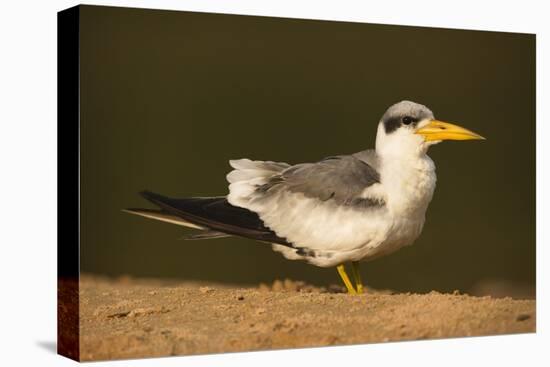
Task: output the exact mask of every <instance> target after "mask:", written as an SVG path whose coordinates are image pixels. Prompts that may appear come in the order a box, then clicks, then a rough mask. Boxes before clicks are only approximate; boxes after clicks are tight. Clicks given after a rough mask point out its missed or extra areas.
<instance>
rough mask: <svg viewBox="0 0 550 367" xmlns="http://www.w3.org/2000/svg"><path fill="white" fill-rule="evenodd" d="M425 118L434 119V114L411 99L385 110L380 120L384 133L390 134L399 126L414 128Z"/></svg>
mask: <svg viewBox="0 0 550 367" xmlns="http://www.w3.org/2000/svg"><path fill="white" fill-rule="evenodd" d="M425 119H434V114H433V113H432V111H431V110H430V109H429V108H428V107H426V106H424V105H421V104H419V103H415V102H411V101H401V102H399V103H396V104H394V105H393V106H391V107H390V108H388V109H387V110H386V113H384V115H383V116H382V119H381V122H382V123H383V124H384V130H385V131H386V134H390V133H392V132H394V131H395V130H397V129H398V128H400V127H401V126H411V127H413V128H414V127H416V125H417V124H418V123H419V122H420V121H422V120H425Z"/></svg>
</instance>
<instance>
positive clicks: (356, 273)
mask: <svg viewBox="0 0 550 367" xmlns="http://www.w3.org/2000/svg"><path fill="white" fill-rule="evenodd" d="M351 265H352V267H351V269H352V274H353V279H354V280H355V288H357V293H358V294H363V281H362V280H361V272H360V271H359V261H352V262H351Z"/></svg>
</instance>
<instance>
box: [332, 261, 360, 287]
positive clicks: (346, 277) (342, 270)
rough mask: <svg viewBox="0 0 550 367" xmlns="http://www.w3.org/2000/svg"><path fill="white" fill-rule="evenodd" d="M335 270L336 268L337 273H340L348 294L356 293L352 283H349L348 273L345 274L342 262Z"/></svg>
mask: <svg viewBox="0 0 550 367" xmlns="http://www.w3.org/2000/svg"><path fill="white" fill-rule="evenodd" d="M336 270H338V274H340V278H342V281H343V282H344V284H345V286H346V288H347V290H348V293H349V294H357V292H356V291H355V289H354V288H353V285H351V281H350V280H349V277H348V274H346V269H345V268H344V264H340V265H338V266H337V267H336Z"/></svg>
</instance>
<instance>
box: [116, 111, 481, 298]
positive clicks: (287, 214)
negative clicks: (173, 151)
mask: <svg viewBox="0 0 550 367" xmlns="http://www.w3.org/2000/svg"><path fill="white" fill-rule="evenodd" d="M476 139H484V138H483V137H482V136H480V135H478V134H476V133H474V132H472V131H470V130H467V129H465V128H463V127H460V126H458V125H455V124H451V123H448V122H443V121H440V120H437V119H435V117H434V114H433V113H432V111H431V110H430V109H428V108H427V107H426V106H424V105H421V104H418V103H414V102H410V101H401V102H399V103H396V104H394V105H392V106H391V107H389V108H388V110H387V111H386V112H385V113H384V114H383V116H382V118H381V119H380V121H379V123H378V130H377V134H376V143H375V149H369V150H364V151H361V152H358V153H355V154H350V155H335V156H329V157H327V158H324V159H322V160H320V161H318V162H315V163H301V164H296V165H290V164H287V163H282V162H273V161H258V160H250V159H238V160H231V161H229V164H230V165H231V167H232V168H233V170H232V171H231V172H229V174H227V177H226V178H227V181H228V182H229V193H228V194H227V195H226V196H217V197H191V198H183V199H174V198H169V197H166V196H163V195H159V194H156V193H153V192H150V191H143V192H141V195H142V196H143V197H144V198H146V199H147V200H149V201H150V202H152V203H153V204H155V205H156V206H157V207H158V209H141V208H140V209H125V211H127V212H130V213H133V214H137V215H141V216H143V217H147V218H152V219H156V220H160V221H165V222H170V223H173V224H177V225H182V226H185V227H191V228H195V229H199V230H201V232H199V233H198V234H196V235H191V236H189V237H188V238H189V239H209V238H219V237H227V236H239V237H245V238H249V239H254V240H258V241H261V242H265V243H268V244H271V246H272V248H273V250H274V251H277V252H280V253H281V254H282V255H283V256H284V257H285V258H287V259H290V260H305V261H307V262H308V263H310V264H312V265H316V266H319V267H336V269H337V271H338V273H339V275H340V277H341V278H342V281H343V282H344V285H345V286H346V289H347V291H348V293H350V294H361V293H363V283H362V281H361V277H360V274H359V263H360V262H363V261H370V260H373V259H376V258H379V257H381V256H385V255H387V254H390V253H392V252H394V251H396V250H398V249H400V248H402V247H403V246H408V245H411V244H412V243H413V242H414V241H415V240H416V239H417V238H418V236H419V235H420V233H421V232H422V228H423V226H424V222H425V217H426V210H427V208H428V205H429V203H430V201H431V200H432V196H433V193H434V189H435V186H436V174H435V165H434V162H433V161H432V159H431V158H430V157H429V156H428V155H427V152H428V148H429V147H430V146H432V145H434V144H437V143H440V142H441V141H443V140H476ZM346 263H351V270H352V275H353V278H354V283H355V284H352V282H351V280H350V277H349V276H348V274H347V273H346V269H345V264H346Z"/></svg>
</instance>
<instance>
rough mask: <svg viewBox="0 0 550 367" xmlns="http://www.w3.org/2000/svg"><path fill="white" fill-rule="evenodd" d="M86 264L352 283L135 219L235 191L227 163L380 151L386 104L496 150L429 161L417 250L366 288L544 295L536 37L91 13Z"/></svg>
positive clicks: (244, 245) (378, 272) (476, 146)
mask: <svg viewBox="0 0 550 367" xmlns="http://www.w3.org/2000/svg"><path fill="white" fill-rule="evenodd" d="M80 27H81V28H80V32H81V33H80V38H81V46H80V47H81V48H80V50H81V105H80V107H81V219H82V221H81V236H82V237H81V270H82V271H84V272H91V273H99V274H106V275H113V276H116V275H122V274H129V275H134V276H147V277H173V278H181V279H200V280H214V281H220V282H231V283H244V284H255V283H258V282H269V281H272V280H274V279H278V278H279V279H281V278H294V279H302V280H305V281H308V282H312V283H315V284H329V283H336V282H338V279H337V274H336V272H335V270H333V269H322V268H316V267H313V266H310V265H308V264H306V263H302V262H293V261H287V260H285V259H283V258H282V256H281V255H279V254H277V253H274V252H272V250H271V248H270V246H269V245H266V244H262V243H259V242H254V241H251V240H247V239H239V238H231V239H218V240H208V241H196V242H187V241H182V240H179V238H180V237H182V236H183V235H184V234H185V233H189V231H188V230H187V229H184V228H182V227H178V226H174V225H170V224H166V223H161V222H156V221H152V220H147V219H144V218H140V217H137V216H132V215H129V214H126V213H123V212H121V209H122V208H125V207H140V206H145V207H151V206H150V205H149V204H148V203H147V202H145V201H144V200H143V199H142V198H140V197H139V196H138V194H137V193H138V192H139V191H140V190H142V189H150V190H153V191H156V192H160V193H163V194H166V195H169V196H181V197H185V196H208V195H224V194H226V193H227V183H226V181H225V174H226V173H227V172H229V170H230V168H229V165H228V162H227V161H228V160H229V159H235V158H243V157H247V158H251V159H259V160H276V161H287V162H291V163H299V162H307V161H315V160H318V159H321V158H323V157H325V156H328V155H335V154H345V153H353V152H356V151H359V150H363V149H366V148H371V147H373V146H374V139H375V134H376V126H377V123H378V121H379V118H380V116H381V115H382V114H383V112H384V111H385V109H386V108H387V107H388V106H389V105H391V104H393V103H395V102H397V101H400V100H402V99H410V100H413V101H416V102H420V103H423V104H426V105H427V106H429V107H430V108H431V109H432V110H433V111H434V113H435V115H436V117H438V118H439V119H442V120H447V121H451V122H456V123H459V124H461V125H463V126H465V127H467V128H470V129H472V130H474V131H476V132H478V133H480V134H482V135H484V136H485V137H486V138H487V140H486V141H484V142H478V141H475V142H444V143H442V144H440V145H437V146H435V147H433V148H431V149H430V152H429V153H430V156H431V157H432V158H433V159H434V161H435V162H436V165H437V174H438V186H437V188H436V192H435V195H434V198H433V201H432V203H431V205H430V208H429V209H428V213H427V221H426V225H425V227H424V231H423V233H422V235H421V237H420V238H419V239H418V240H417V241H416V243H415V244H414V246H410V247H407V248H404V249H402V250H400V251H399V252H397V253H395V254H393V255H390V256H387V257H385V258H382V259H379V260H375V261H373V262H370V263H367V264H365V265H364V266H363V277H364V278H365V280H366V282H367V284H369V285H371V286H374V287H379V288H391V289H396V290H402V291H420V292H423V291H429V290H432V289H435V290H440V291H450V290H453V289H459V290H468V289H470V288H471V287H472V286H474V285H475V284H477V283H479V282H483V281H486V280H488V279H489V280H490V279H493V280H497V281H504V282H508V283H519V284H523V285H527V286H534V284H535V36H534V35H526V34H511V33H496V32H479V31H464V30H448V29H434V28H419V27H402V26H386V25H373V24H360V23H345V22H329V21H312V20H297V19H281V18H268V17H251V16H235V15H216V14H201V13H187V12H173V11H158V10H142V9H128V8H110V7H91V6H83V7H82V8H81V25H80Z"/></svg>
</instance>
